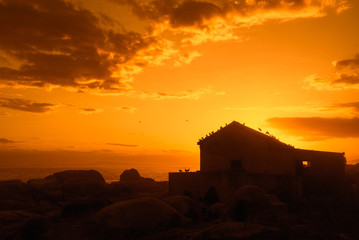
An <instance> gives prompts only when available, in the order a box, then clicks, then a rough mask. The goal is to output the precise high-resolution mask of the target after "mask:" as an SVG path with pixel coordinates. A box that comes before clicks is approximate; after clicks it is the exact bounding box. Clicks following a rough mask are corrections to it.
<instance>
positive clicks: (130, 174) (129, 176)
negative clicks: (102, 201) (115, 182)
mask: <svg viewBox="0 0 359 240" xmlns="http://www.w3.org/2000/svg"><path fill="white" fill-rule="evenodd" d="M141 178H142V177H141V175H140V174H139V173H138V171H137V170H136V169H134V168H131V169H126V170H125V171H123V173H121V175H120V181H135V180H140V179H141Z"/></svg>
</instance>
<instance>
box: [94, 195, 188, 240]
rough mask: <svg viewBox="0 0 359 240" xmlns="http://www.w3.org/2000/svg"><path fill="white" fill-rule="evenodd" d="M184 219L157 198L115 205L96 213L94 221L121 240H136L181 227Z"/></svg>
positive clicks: (133, 200)
mask: <svg viewBox="0 0 359 240" xmlns="http://www.w3.org/2000/svg"><path fill="white" fill-rule="evenodd" d="M183 219H184V217H183V216H182V215H181V214H180V213H179V212H178V211H177V210H175V209H174V208H172V207H171V206H169V205H168V204H166V203H164V202H162V201H160V200H158V199H156V198H138V199H132V200H126V201H121V202H117V203H114V204H112V205H110V206H107V207H105V208H103V209H102V210H100V211H99V212H97V213H96V215H95V216H94V220H95V221H96V222H97V223H99V224H102V225H103V226H104V227H105V228H106V229H108V231H107V232H111V233H113V234H117V235H118V237H119V238H121V237H128V238H134V237H137V236H141V235H144V234H147V233H151V232H156V231H161V230H165V229H168V228H171V227H175V226H179V225H181V223H182V222H183Z"/></svg>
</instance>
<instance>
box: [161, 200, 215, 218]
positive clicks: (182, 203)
mask: <svg viewBox="0 0 359 240" xmlns="http://www.w3.org/2000/svg"><path fill="white" fill-rule="evenodd" d="M163 201H165V202H166V203H167V204H169V205H170V206H171V207H173V208H174V209H176V210H177V211H178V212H180V213H181V214H182V215H184V216H185V217H188V218H191V219H192V220H197V219H201V218H205V217H206V215H207V213H208V208H207V207H206V205H204V204H203V203H201V202H199V201H197V200H194V199H193V198H190V197H187V196H183V195H179V196H171V197H168V198H165V199H164V200H163Z"/></svg>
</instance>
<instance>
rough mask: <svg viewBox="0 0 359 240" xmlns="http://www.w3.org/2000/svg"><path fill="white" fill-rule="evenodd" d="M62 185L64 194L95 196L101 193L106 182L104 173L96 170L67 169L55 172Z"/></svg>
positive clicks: (70, 195)
mask: <svg viewBox="0 0 359 240" xmlns="http://www.w3.org/2000/svg"><path fill="white" fill-rule="evenodd" d="M53 176H54V177H55V178H57V179H58V180H59V181H60V182H61V185H62V191H63V194H64V196H69V197H73V196H85V197H93V196H96V195H98V194H99V193H101V192H102V191H103V190H104V188H105V186H106V182H105V179H104V178H103V177H102V175H101V174H100V173H99V172H98V171H95V170H67V171H62V172H58V173H54V174H53Z"/></svg>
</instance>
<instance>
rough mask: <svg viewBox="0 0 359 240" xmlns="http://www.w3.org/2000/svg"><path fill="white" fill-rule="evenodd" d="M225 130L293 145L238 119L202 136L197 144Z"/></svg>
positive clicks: (284, 144)
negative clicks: (246, 124)
mask: <svg viewBox="0 0 359 240" xmlns="http://www.w3.org/2000/svg"><path fill="white" fill-rule="evenodd" d="M224 132H231V133H232V132H233V134H239V133H242V134H248V135H252V136H256V137H260V138H266V139H267V140H268V141H271V142H275V143H277V144H280V145H283V146H286V147H292V148H294V147H293V146H291V145H288V144H286V143H283V142H281V141H279V140H278V139H277V138H276V137H275V136H273V135H271V134H270V133H269V132H268V131H267V132H266V133H263V132H261V131H257V130H254V129H252V128H250V127H247V126H245V124H244V123H243V124H242V123H239V122H237V121H233V122H231V123H230V124H226V126H224V127H220V129H218V130H217V131H215V132H214V131H212V132H210V133H209V134H207V135H206V137H202V138H201V139H199V140H198V142H197V144H198V145H202V144H204V143H206V142H207V141H208V140H210V139H212V138H215V137H216V136H218V135H221V134H222V133H224Z"/></svg>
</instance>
